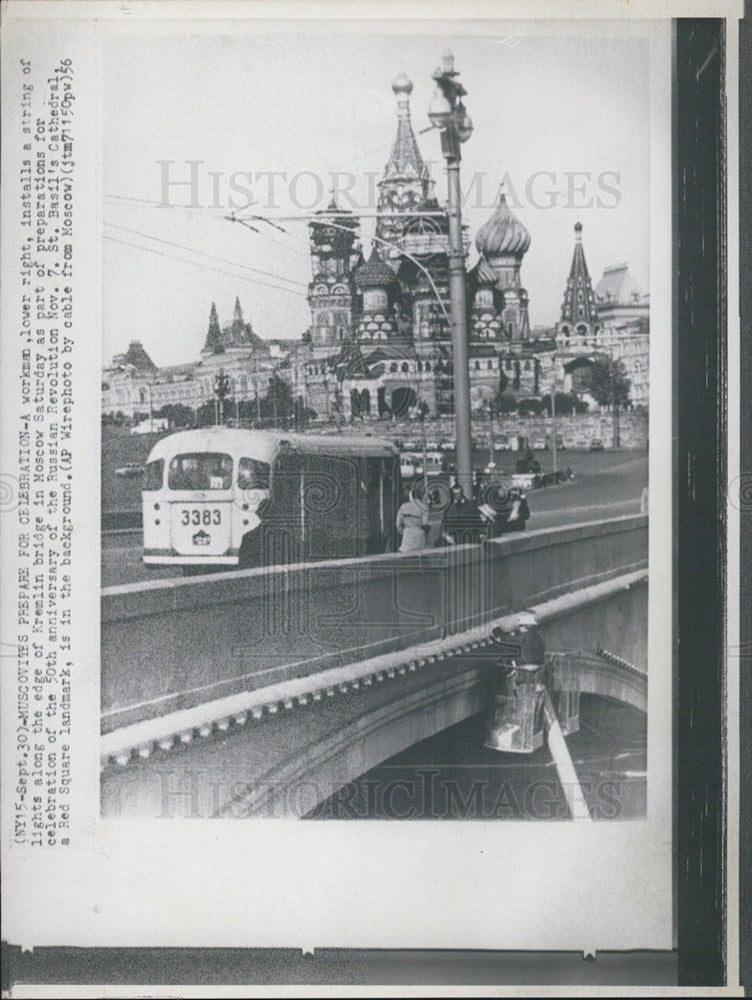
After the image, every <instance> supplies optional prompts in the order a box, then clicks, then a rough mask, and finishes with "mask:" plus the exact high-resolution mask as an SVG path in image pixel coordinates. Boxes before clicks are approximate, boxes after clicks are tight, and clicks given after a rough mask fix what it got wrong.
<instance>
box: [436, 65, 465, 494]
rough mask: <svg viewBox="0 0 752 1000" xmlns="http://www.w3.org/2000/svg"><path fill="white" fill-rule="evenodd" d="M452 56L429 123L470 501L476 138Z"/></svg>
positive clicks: (458, 429) (460, 448)
mask: <svg viewBox="0 0 752 1000" xmlns="http://www.w3.org/2000/svg"><path fill="white" fill-rule="evenodd" d="M458 75H459V74H458V73H457V71H456V70H455V68H454V56H453V55H452V53H451V52H450V51H449V50H447V51H446V52H445V53H444V55H443V56H442V62H441V66H440V67H439V68H438V69H436V71H435V72H434V73H433V75H432V76H433V79H434V80H435V81H436V85H437V86H436V93H435V94H434V97H433V100H432V101H431V104H430V107H429V109H428V117H429V118H430V119H431V123H432V124H433V125H434V126H435V127H436V128H438V129H439V130H440V131H441V151H442V153H443V155H444V159H445V160H446V169H447V188H448V213H447V214H448V217H449V305H450V316H451V322H452V348H453V361H454V424H455V437H456V456H457V459H456V461H457V482H458V483H459V484H460V486H462V488H463V490H464V492H465V496H468V497H469V496H471V495H472V443H471V433H470V432H471V427H470V365H469V360H468V342H467V305H466V295H467V290H466V279H465V249H464V246H463V242H462V209H461V204H462V199H461V192H460V159H461V154H460V145H461V143H463V142H467V140H468V139H469V138H470V136H471V135H472V131H473V123H472V121H471V120H470V116H469V115H468V113H467V111H466V109H465V105H464V104H463V102H462V98H463V97H464V96H465V94H466V93H467V91H466V90H465V88H464V87H463V86H462V84H461V83H460V82H459V81H458V80H457V79H456V77H457V76H458Z"/></svg>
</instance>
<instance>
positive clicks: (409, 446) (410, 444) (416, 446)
mask: <svg viewBox="0 0 752 1000" xmlns="http://www.w3.org/2000/svg"><path fill="white" fill-rule="evenodd" d="M402 447H403V448H404V449H405V451H420V449H421V444H420V441H413V440H410V441H405V443H404V444H403V445H402Z"/></svg>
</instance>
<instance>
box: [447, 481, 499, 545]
mask: <svg viewBox="0 0 752 1000" xmlns="http://www.w3.org/2000/svg"><path fill="white" fill-rule="evenodd" d="M488 533H489V527H488V524H487V523H486V522H485V521H484V520H483V516H482V515H481V513H480V511H479V510H478V507H477V505H476V504H475V503H474V502H473V501H472V500H468V499H467V497H466V496H465V491H464V490H463V489H462V486H461V485H460V484H459V483H456V484H455V485H453V486H452V503H451V505H450V507H449V509H448V510H447V512H446V514H445V515H444V523H443V524H442V526H441V538H442V540H443V541H444V544H445V545H476V544H477V543H478V542H481V541H483V540H484V539H485V538H487V537H488Z"/></svg>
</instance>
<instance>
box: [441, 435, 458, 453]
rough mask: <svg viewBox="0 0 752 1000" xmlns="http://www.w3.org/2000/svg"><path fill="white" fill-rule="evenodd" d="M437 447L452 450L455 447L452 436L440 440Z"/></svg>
mask: <svg viewBox="0 0 752 1000" xmlns="http://www.w3.org/2000/svg"><path fill="white" fill-rule="evenodd" d="M439 448H441V450H442V451H454V449H455V442H454V438H447V439H446V440H445V441H442V442H441V444H440V445H439Z"/></svg>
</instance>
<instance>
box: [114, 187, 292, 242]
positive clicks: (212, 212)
mask: <svg viewBox="0 0 752 1000" xmlns="http://www.w3.org/2000/svg"><path fill="white" fill-rule="evenodd" d="M105 198H108V199H110V200H114V201H131V202H135V203H137V204H140V205H148V206H149V208H172V209H176V210H177V211H180V212H188V213H191V212H204V213H205V214H207V215H208V216H209V218H210V219H212V220H213V221H218V220H219V219H220V218H222V219H224V218H225V217H224V216H222V217H220V216H218V215H217V214H216V213H217V212H220V211H222V212H223V211H226V210H225V209H223V208H219V207H218V206H211V205H198V206H195V207H192V206H190V205H173V204H171V203H170V202H167V203H162V202H157V201H154V200H153V199H150V198H139V197H137V196H136V195H127V194H106V195H105ZM253 207H254V206H253V205H247V206H246V207H245V208H242V209H240V211H241V212H245V211H248V209H249V208H253ZM265 221H267V220H265ZM270 225H272V223H270ZM274 228H275V229H279V231H280V232H282V233H285V234H286V235H288V236H290V235H291V234H290V233H288V231H287V230H286V229H283V228H282V226H274ZM255 231H256V232H258V233H259V235H261V236H265V237H266V239H268V240H269V241H270V242H271V243H274V244H275V246H278V247H281V248H282V249H283V250H286V251H288V253H294V254H297V256H298V257H307V256H308V254H306V253H302V252H301V251H300V250H298V249H297V248H296V247H291V246H288V245H287V244H286V243H282V242H281V240H277V239H275V238H274V237H273V236H272V235H271V233H262V232H261V230H255Z"/></svg>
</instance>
